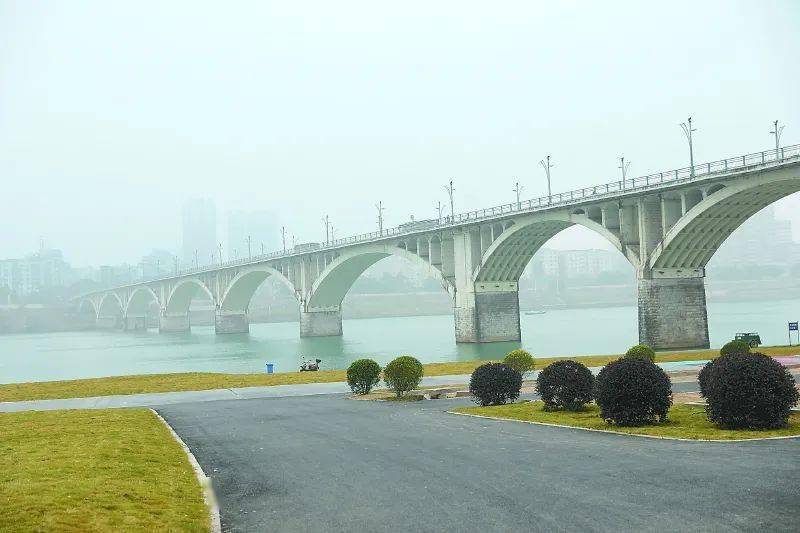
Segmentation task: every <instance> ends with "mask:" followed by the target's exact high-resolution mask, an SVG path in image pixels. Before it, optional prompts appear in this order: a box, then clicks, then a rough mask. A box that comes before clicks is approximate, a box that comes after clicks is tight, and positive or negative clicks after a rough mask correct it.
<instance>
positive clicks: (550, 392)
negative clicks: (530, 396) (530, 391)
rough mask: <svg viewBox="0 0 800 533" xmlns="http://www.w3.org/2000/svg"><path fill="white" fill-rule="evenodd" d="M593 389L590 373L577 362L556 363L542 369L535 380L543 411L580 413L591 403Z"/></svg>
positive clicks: (592, 378) (592, 379) (592, 376)
mask: <svg viewBox="0 0 800 533" xmlns="http://www.w3.org/2000/svg"><path fill="white" fill-rule="evenodd" d="M593 389H594V375H592V371H591V370H589V369H588V368H586V366H584V365H583V364H581V363H579V362H577V361H569V360H566V361H556V362H555V363H552V364H550V365H548V366H546V367H545V368H544V369H542V371H541V372H539V377H538V378H537V379H536V392H538V393H539V395H540V396H541V397H542V401H543V402H544V409H545V411H554V410H556V409H566V410H567V411H581V410H583V406H584V405H585V404H587V403H589V402H591V401H592V390H593Z"/></svg>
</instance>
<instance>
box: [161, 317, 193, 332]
mask: <svg viewBox="0 0 800 533" xmlns="http://www.w3.org/2000/svg"><path fill="white" fill-rule="evenodd" d="M190 329H191V326H190V325H189V315H188V314H185V315H161V316H160V317H159V322H158V332H159V333H182V332H186V331H189V330H190Z"/></svg>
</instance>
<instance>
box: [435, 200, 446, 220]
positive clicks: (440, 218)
mask: <svg viewBox="0 0 800 533" xmlns="http://www.w3.org/2000/svg"><path fill="white" fill-rule="evenodd" d="M443 209H444V206H443V205H442V201H441V200H439V201H438V202H436V211H437V213H439V224H441V223H442V210H443Z"/></svg>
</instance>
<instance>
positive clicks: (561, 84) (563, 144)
mask: <svg viewBox="0 0 800 533" xmlns="http://www.w3.org/2000/svg"><path fill="white" fill-rule="evenodd" d="M798 27H800V3H798V2H796V1H791V0H789V1H785V2H756V1H752V2H669V3H662V4H658V5H656V4H655V3H653V2H596V3H593V4H591V5H589V3H588V2H587V3H583V2H580V3H572V4H570V3H563V2H540V3H534V2H475V3H467V2H463V1H462V2H422V1H416V0H412V1H406V2H395V3H384V2H318V3H312V2H298V1H293V2H209V3H203V2H198V1H191V2H166V3H162V2H144V1H136V2H104V1H82V2H66V1H65V2H47V1H42V2H29V1H9V0H0V198H2V212H3V216H2V221H3V229H2V231H1V232H0V258H6V257H17V256H22V255H24V254H25V253H28V252H30V251H33V250H35V249H36V248H37V247H38V243H39V239H40V237H42V238H43V239H44V241H45V245H46V246H50V247H57V248H61V249H63V250H64V252H65V255H66V258H67V260H69V261H70V262H72V263H73V264H74V265H84V264H108V263H118V262H122V261H137V260H138V258H140V257H141V256H142V255H143V254H144V253H146V252H148V251H149V250H150V249H152V248H154V247H160V248H166V249H170V250H176V249H177V248H178V246H179V236H180V233H179V223H180V213H181V205H182V204H183V202H184V201H185V200H187V199H189V198H194V197H211V198H214V199H215V201H216V203H217V208H218V213H219V214H218V218H220V219H222V220H223V221H224V214H225V212H227V211H232V210H270V211H274V213H275V215H276V218H277V219H278V220H279V221H280V222H281V223H283V224H285V225H286V226H287V232H288V233H290V234H294V235H296V236H297V239H298V241H312V240H314V241H319V240H322V235H324V227H323V223H322V221H321V217H322V216H323V215H325V214H329V215H330V217H331V219H332V221H333V224H334V226H335V230H336V235H337V236H345V235H349V234H354V233H361V232H365V231H372V230H374V229H376V212H375V208H374V204H375V203H376V202H377V201H378V200H382V201H383V203H384V206H385V207H386V212H385V217H386V222H385V224H386V226H390V225H396V224H398V223H401V222H405V221H407V220H408V218H409V216H410V215H412V214H413V215H415V216H416V217H417V218H431V217H434V216H435V214H436V209H435V206H436V203H437V201H440V200H441V201H443V202H444V201H446V199H447V196H446V193H445V192H444V189H443V185H444V184H445V183H446V181H447V180H448V179H450V178H453V179H454V180H455V187H456V211H464V210H468V209H476V208H481V207H488V206H491V205H496V204H500V203H506V202H510V201H512V200H513V198H514V193H513V192H512V187H513V184H514V181H516V180H519V181H520V182H521V183H522V184H524V186H525V190H524V193H523V196H524V197H525V198H529V197H536V196H541V195H543V194H545V193H546V185H545V180H544V172H543V170H542V168H541V167H539V165H538V161H539V159H541V158H542V157H543V156H545V155H546V154H551V155H552V158H553V162H554V164H555V167H554V168H553V189H554V192H558V191H564V190H569V189H574V188H578V187H584V186H590V185H594V184H599V183H604V182H606V181H611V180H616V179H618V178H619V170H618V168H617V166H618V161H617V158H618V157H619V156H621V155H624V156H625V157H626V159H628V160H630V161H632V164H631V167H630V170H629V176H634V175H642V174H647V173H650V172H657V171H661V170H668V169H672V168H676V167H682V166H685V165H687V164H688V153H687V148H686V143H685V140H684V138H683V135H682V133H681V131H680V129H679V127H678V123H679V122H681V121H683V120H685V119H686V117H687V116H688V115H689V114H691V115H692V116H693V117H694V120H695V123H696V127H697V128H698V131H697V132H696V138H695V160H696V161H697V162H703V161H707V160H714V159H720V158H723V157H729V156H734V155H739V154H742V153H745V152H751V151H756V150H762V149H770V148H772V147H773V146H774V141H773V139H772V137H771V136H770V135H769V134H768V132H769V129H770V127H771V123H772V121H773V120H775V119H780V120H781V121H782V122H785V123H786V124H787V127H786V130H785V131H784V135H783V144H794V143H797V142H800V99H798V98H797V95H798V89H800V74H799V73H798V69H797V68H796V63H797V57H798V52H800V32H798V31H797V28H798ZM798 208H800V200H799V199H798V198H797V197H796V196H795V197H792V198H789V199H787V200H784V201H783V202H782V204H781V208H780V210H779V215H782V216H793V217H794V222H795V224H796V228H797V227H800V214H797V213H800V209H798ZM222 229H223V228H220V230H222ZM275 231H276V232H278V231H279V228H277V227H276V228H275ZM222 235H224V233H222ZM560 241H561V245H562V246H584V245H585V246H601V245H602V241H600V240H599V237H596V236H592V235H590V234H588V232H587V230H575V231H570V232H568V233H567V234H566V235H565V236H563V237H561V238H560ZM225 246H226V247H227V244H226V245H225Z"/></svg>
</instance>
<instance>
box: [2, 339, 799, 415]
mask: <svg viewBox="0 0 800 533" xmlns="http://www.w3.org/2000/svg"><path fill="white" fill-rule="evenodd" d="M759 351H761V352H763V353H766V354H769V355H785V354H793V353H798V352H800V348H798V347H796V346H794V347H788V346H785V347H784V346H778V347H773V348H759ZM717 355H719V352H718V351H717V350H696V351H688V352H660V353H659V354H658V355H657V356H656V361H659V362H667V361H693V360H699V359H709V358H712V357H716V356H717ZM618 357H619V355H593V356H586V357H580V358H578V357H573V358H571V359H578V360H579V361H581V362H582V363H583V364H585V365H586V366H602V365H605V364H606V363H608V362H610V361H613V360H614V359H617V358H618ZM560 359H570V358H569V357H547V358H539V359H537V360H536V368H537V369H542V368H544V367H545V366H547V365H549V364H550V363H552V362H554V361H558V360H560ZM486 362H487V361H459V362H452V363H428V364H426V365H424V367H425V375H426V376H445V375H451V374H471V373H472V371H473V370H475V368H476V367H478V366H479V365H482V364H483V363H486ZM346 379H347V377H346V373H345V371H344V370H320V371H319V372H285V373H278V374H266V373H259V374H221V373H211V372H187V373H180V374H144V375H135V376H114V377H108V378H96V379H77V380H71V381H45V382H33V383H9V384H5V385H0V402H17V401H22V400H46V399H53V398H85V397H88V396H109V395H115V394H140V393H146V392H174V391H192V390H209V389H228V388H237V387H257V386H269V385H296V384H302V383H328V382H337V381H346Z"/></svg>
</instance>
